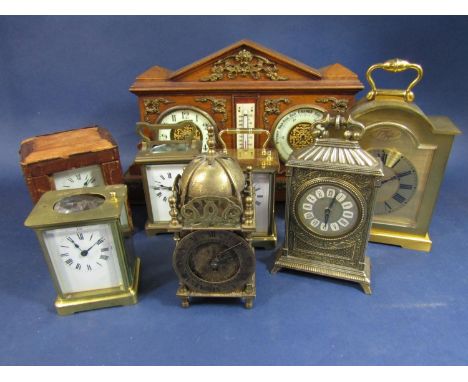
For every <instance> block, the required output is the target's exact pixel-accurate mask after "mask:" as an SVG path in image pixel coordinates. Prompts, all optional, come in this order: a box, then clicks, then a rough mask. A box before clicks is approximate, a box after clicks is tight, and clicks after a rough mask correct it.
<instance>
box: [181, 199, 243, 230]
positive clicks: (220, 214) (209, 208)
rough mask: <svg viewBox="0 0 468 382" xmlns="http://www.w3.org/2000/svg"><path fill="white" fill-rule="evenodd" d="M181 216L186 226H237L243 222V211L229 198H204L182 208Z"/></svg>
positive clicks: (192, 201)
mask: <svg viewBox="0 0 468 382" xmlns="http://www.w3.org/2000/svg"><path fill="white" fill-rule="evenodd" d="M180 215H181V217H182V223H183V225H184V226H192V227H194V226H196V227H213V226H236V225H239V224H240V222H241V216H242V209H241V207H240V206H239V205H237V204H235V203H234V202H233V201H231V200H229V199H228V198H223V197H215V196H211V197H210V196H206V197H205V196H202V197H198V198H193V199H192V200H190V201H189V202H188V203H187V204H185V205H184V206H182V208H181V209H180Z"/></svg>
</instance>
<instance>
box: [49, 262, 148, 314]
mask: <svg viewBox="0 0 468 382" xmlns="http://www.w3.org/2000/svg"><path fill="white" fill-rule="evenodd" d="M139 278H140V258H139V257H137V258H136V259H135V270H134V273H133V285H132V286H131V288H130V289H128V290H126V291H121V290H118V291H115V292H109V293H108V294H104V295H102V296H92V297H81V298H75V299H62V298H60V297H57V299H56V300H55V308H56V309H57V313H58V314H60V315H61V316H66V315H69V314H73V313H77V312H83V311H86V310H93V309H101V308H110V307H113V306H121V305H133V304H136V303H137V302H138V297H137V293H138V283H139Z"/></svg>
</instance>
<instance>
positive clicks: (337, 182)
mask: <svg viewBox="0 0 468 382" xmlns="http://www.w3.org/2000/svg"><path fill="white" fill-rule="evenodd" d="M327 184H328V185H332V186H335V187H339V188H343V189H344V190H346V191H347V192H348V193H349V194H350V195H352V196H353V197H354V199H355V201H356V205H357V208H358V210H359V218H358V220H357V223H356V224H355V226H354V228H352V229H351V230H350V231H348V232H346V233H344V234H342V235H338V236H331V237H330V236H324V235H319V234H317V233H316V232H314V231H312V230H311V229H309V228H308V227H307V226H305V225H304V223H303V222H302V221H301V219H300V218H299V216H298V214H299V212H298V204H299V200H300V199H301V197H302V196H303V195H304V193H306V192H307V190H308V189H310V188H312V187H315V186H318V185H327ZM291 205H292V206H294V207H293V208H292V215H293V217H294V221H295V223H296V225H297V226H298V227H300V228H301V229H302V230H304V231H305V232H307V234H308V235H312V236H314V238H316V239H317V240H324V241H327V242H332V241H336V240H344V239H347V238H349V237H351V236H353V235H355V234H356V231H360V230H361V228H362V226H363V225H364V224H365V223H366V216H367V213H368V210H367V204H366V201H365V199H364V197H363V195H362V193H361V192H360V191H359V189H358V188H356V187H355V186H353V185H352V184H351V183H349V182H347V181H345V180H343V179H338V178H333V177H318V178H315V179H311V180H308V181H307V182H305V183H303V184H302V185H301V186H300V187H299V188H298V189H297V190H296V192H295V195H294V198H293V202H292V203H291Z"/></svg>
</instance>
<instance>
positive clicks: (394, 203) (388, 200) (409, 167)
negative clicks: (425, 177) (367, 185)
mask: <svg viewBox="0 0 468 382" xmlns="http://www.w3.org/2000/svg"><path fill="white" fill-rule="evenodd" d="M369 152H370V153H371V154H372V155H374V156H376V157H379V158H380V159H381V161H382V163H383V165H384V167H383V171H384V177H383V178H382V181H381V183H380V184H381V186H380V188H379V189H378V191H377V198H376V203H375V208H374V213H375V214H376V215H383V214H392V213H394V212H395V211H397V210H399V209H400V208H402V207H404V206H405V205H406V204H407V203H408V202H410V201H411V198H412V197H413V196H414V195H415V192H416V189H417V186H418V175H417V172H416V169H415V168H414V166H413V164H412V163H411V162H410V161H409V159H407V158H405V157H404V156H403V155H402V154H401V153H399V152H397V151H391V150H386V149H380V150H369Z"/></svg>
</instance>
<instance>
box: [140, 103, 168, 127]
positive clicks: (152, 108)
mask: <svg viewBox="0 0 468 382" xmlns="http://www.w3.org/2000/svg"><path fill="white" fill-rule="evenodd" d="M168 103H174V101H169V100H168V99H166V98H150V99H145V100H144V101H143V104H144V105H145V122H151V118H150V116H151V115H156V114H159V113H160V112H161V109H160V107H159V106H160V104H164V105H167V104H168Z"/></svg>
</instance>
